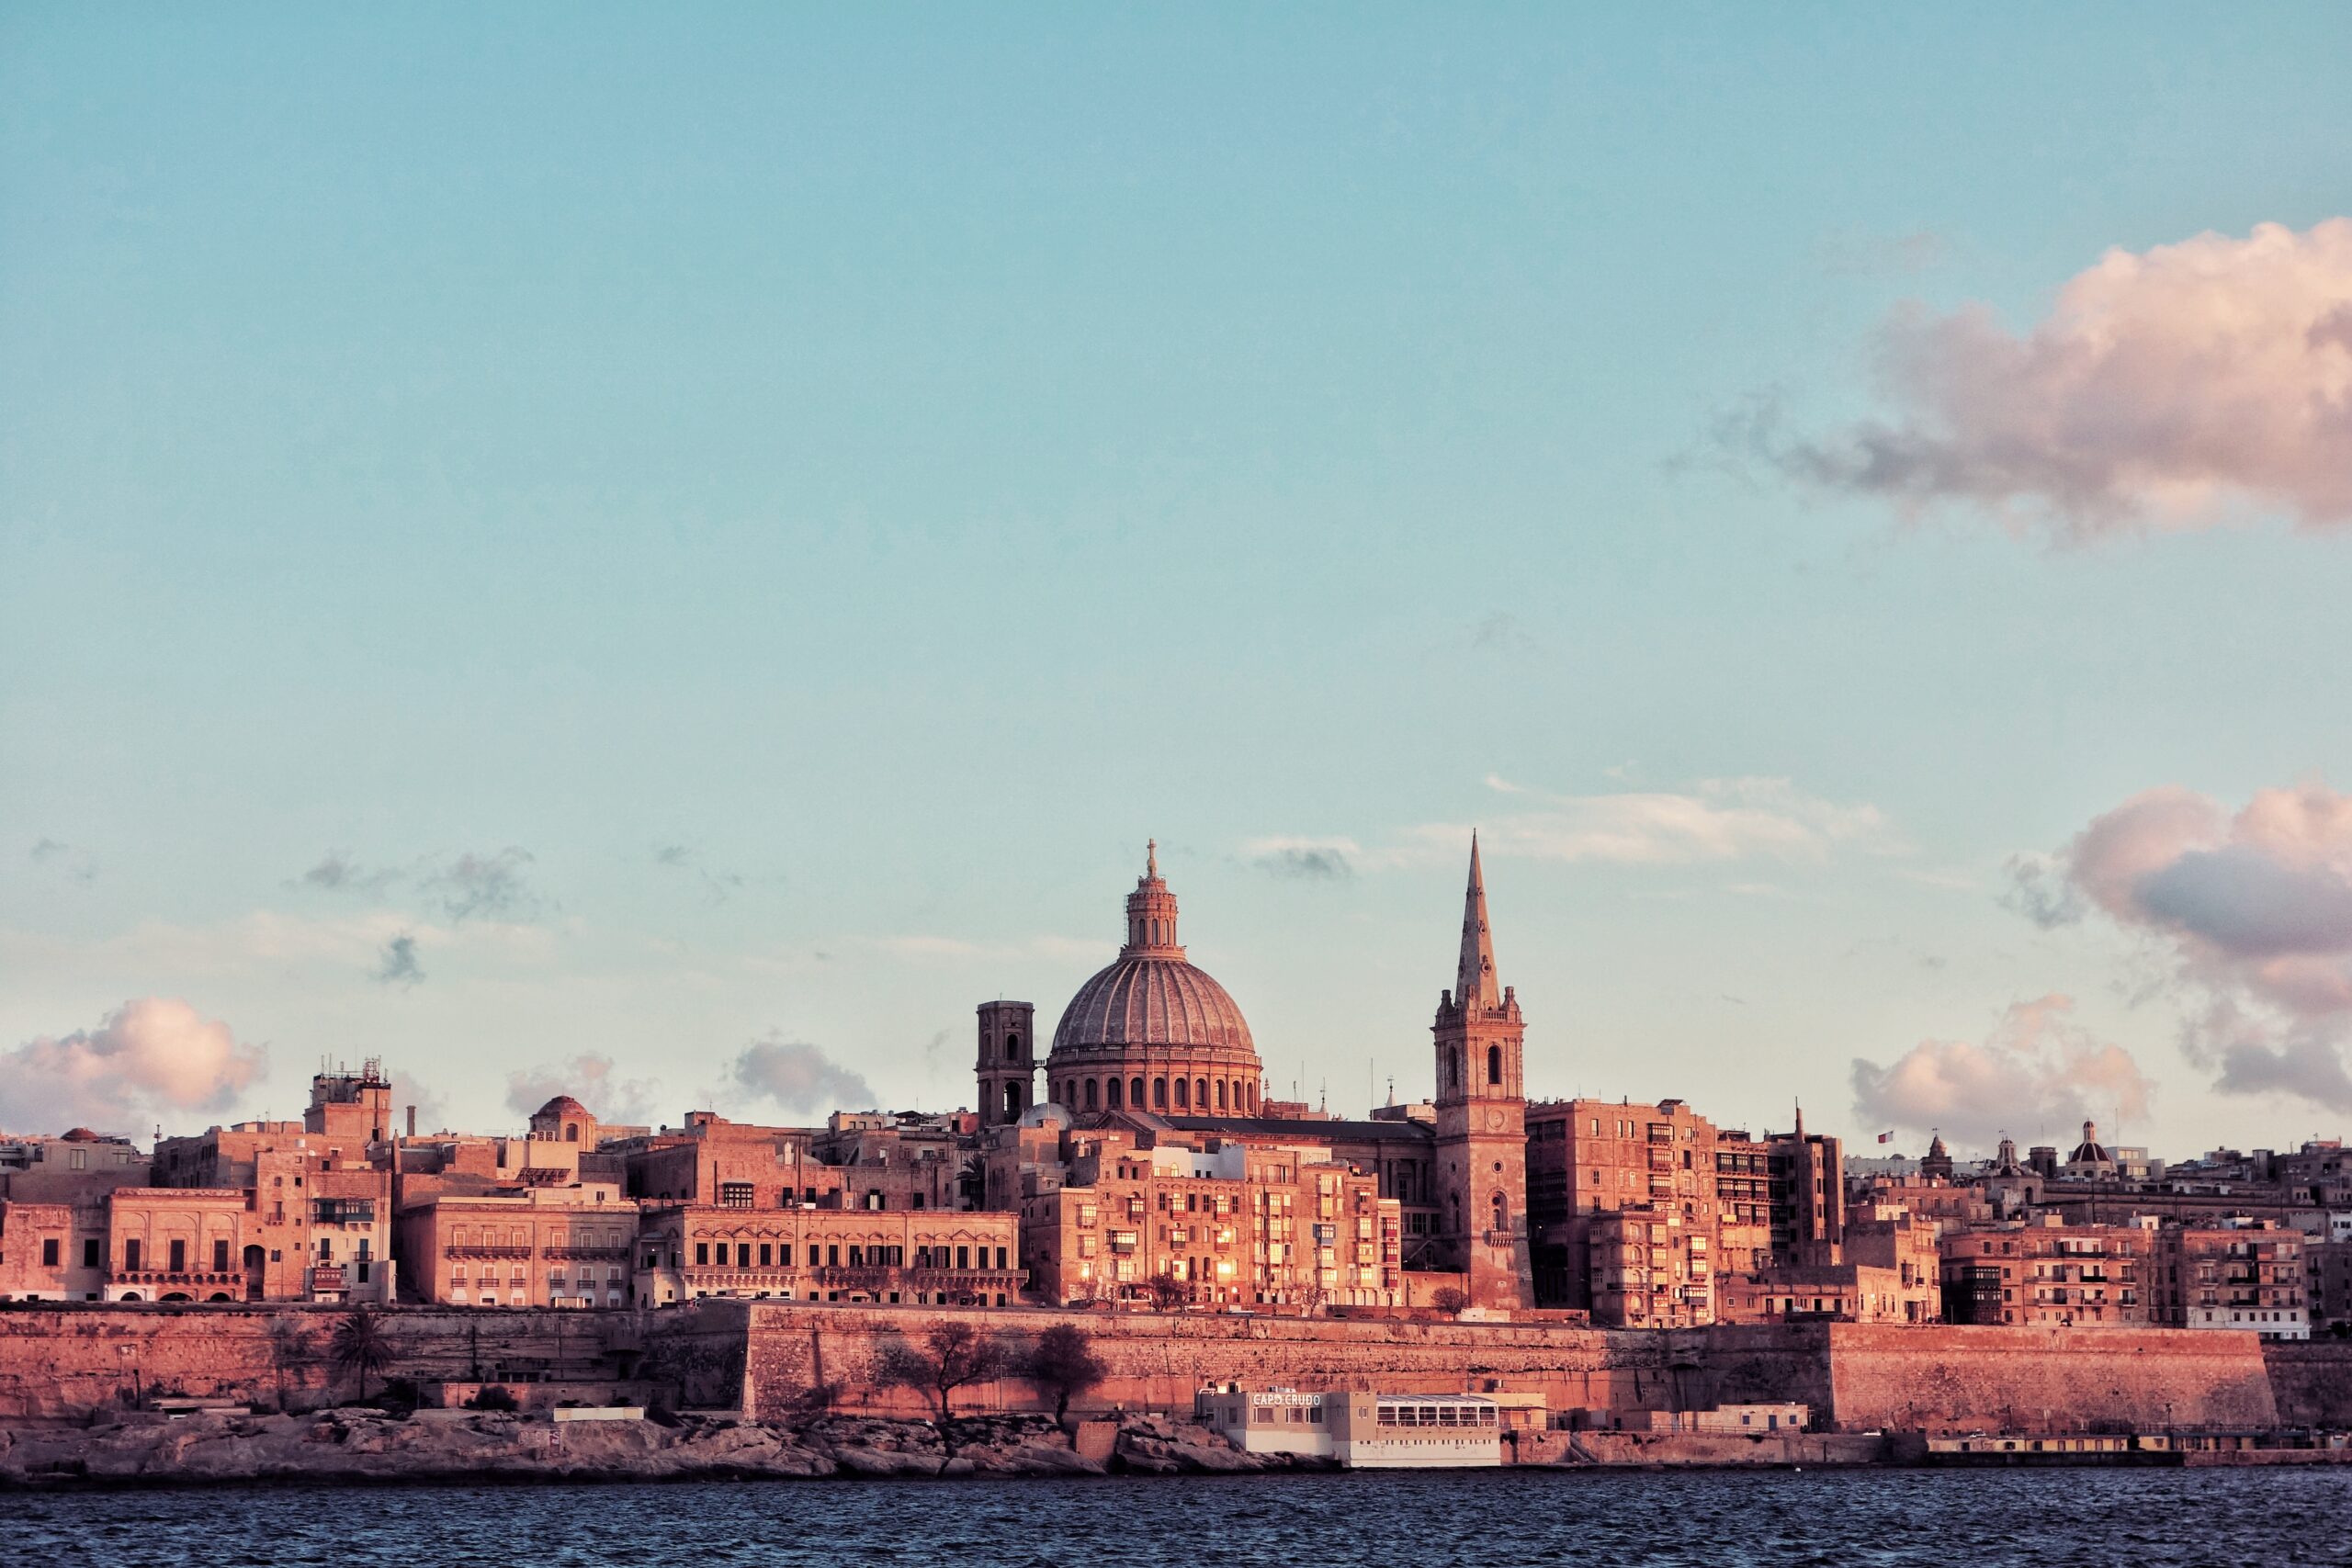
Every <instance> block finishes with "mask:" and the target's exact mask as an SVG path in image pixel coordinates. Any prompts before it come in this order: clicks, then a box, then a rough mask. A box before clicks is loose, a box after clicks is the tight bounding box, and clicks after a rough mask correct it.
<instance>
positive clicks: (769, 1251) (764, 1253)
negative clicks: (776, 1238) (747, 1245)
mask: <svg viewBox="0 0 2352 1568" xmlns="http://www.w3.org/2000/svg"><path fill="white" fill-rule="evenodd" d="M774 1251H775V1248H774V1247H772V1246H771V1245H770V1244H769V1243H767V1242H764V1241H763V1242H762V1243H760V1267H761V1268H763V1269H765V1268H767V1267H768V1266H769V1264H770V1263H771V1262H772V1261H773V1254H774Z"/></svg>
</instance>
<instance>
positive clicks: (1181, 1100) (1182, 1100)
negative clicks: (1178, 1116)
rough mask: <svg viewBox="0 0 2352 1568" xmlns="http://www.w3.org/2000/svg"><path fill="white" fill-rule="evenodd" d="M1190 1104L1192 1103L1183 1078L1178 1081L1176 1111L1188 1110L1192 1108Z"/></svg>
mask: <svg viewBox="0 0 2352 1568" xmlns="http://www.w3.org/2000/svg"><path fill="white" fill-rule="evenodd" d="M1190 1104H1191V1101H1190V1100H1189V1099H1188V1098H1187V1094H1186V1090H1185V1088H1184V1080H1183V1079H1182V1078H1178V1079H1177V1080H1176V1109H1177V1110H1179V1111H1183V1110H1187V1109H1189V1108H1190Z"/></svg>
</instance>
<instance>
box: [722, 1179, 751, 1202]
mask: <svg viewBox="0 0 2352 1568" xmlns="http://www.w3.org/2000/svg"><path fill="white" fill-rule="evenodd" d="M718 1202H719V1206H720V1207H721V1208H726V1209H748V1208H750V1207H751V1206H752V1184H751V1183H750V1182H748V1181H722V1182H720V1183H719V1184H718Z"/></svg>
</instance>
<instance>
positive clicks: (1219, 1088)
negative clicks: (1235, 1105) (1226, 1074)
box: [1216, 1078, 1225, 1111]
mask: <svg viewBox="0 0 2352 1568" xmlns="http://www.w3.org/2000/svg"><path fill="white" fill-rule="evenodd" d="M1216 1108H1217V1109H1218V1110H1219V1111H1222V1110H1224V1109H1225V1080H1224V1079H1223V1078H1219V1079H1217V1080H1216Z"/></svg>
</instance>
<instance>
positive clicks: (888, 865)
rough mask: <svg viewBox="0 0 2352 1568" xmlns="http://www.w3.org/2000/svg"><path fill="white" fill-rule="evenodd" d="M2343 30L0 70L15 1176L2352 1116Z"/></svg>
mask: <svg viewBox="0 0 2352 1568" xmlns="http://www.w3.org/2000/svg"><path fill="white" fill-rule="evenodd" d="M2346 58H2352V12H2346V10H2345V9H2344V8H2343V7H2341V6H2324V5H2322V6H2289V5H2280V6H2265V7H2261V8H2259V9H2258V10H2256V11H2253V12H2245V11H2235V12H2223V11H2219V10H2215V9H2213V8H2211V7H2197V6H2137V7H2131V8H2129V9H2125V8H2121V7H2111V6H2042V7H2030V8H2029V7H2014V8H1994V9H1990V10H1985V9H1972V8H1956V7H1924V6H1923V7H1910V8H1896V9H1894V10H1889V9H1886V8H1883V7H1862V6H1779V7H1754V6H1645V7H1631V6H1628V7H1622V8H1616V9H1602V8H1599V7H1579V8H1569V7H1557V6H1523V7H1522V6H1444V7H1437V6H1430V7H1404V6H1372V7H1322V6H1299V7H1285V8H1279V9H1277V8H1272V7H1243V6H1233V7H1216V6H1166V7H1157V6H1053V7H1034V6H1033V7H1022V6H1004V7H969V8H960V9H957V8H948V7H906V8H900V7H890V6H873V7H859V8H845V7H844V8H829V9H819V8H814V7H809V8H787V7H770V6H696V5H679V6H663V7H624V6H583V5H565V6H530V5H522V4H517V5H513V6H498V7H473V6H448V7H434V6H384V7H370V8H353V7H342V8H325V9H322V8H317V7H295V6H250V7H240V6H216V7H206V8H201V9H188V8H182V7H161V6H148V7H116V6H98V5H86V4H76V5H54V6H43V5H30V4H27V5H17V6H10V7H8V8H7V9H6V11H5V12H0V1126H6V1127H9V1128H11V1129H13V1130H40V1129H43V1128H47V1129H51V1130H53V1129H54V1128H56V1127H59V1126H62V1125H64V1124H67V1123H69V1122H76V1121H79V1122H91V1123H92V1124H95V1125H101V1126H103V1127H105V1128H107V1129H108V1130H119V1131H124V1132H131V1133H138V1134H142V1135H143V1134H149V1133H151V1132H152V1131H153V1128H154V1127H155V1126H157V1125H162V1126H164V1128H165V1129H166V1131H173V1130H192V1129H195V1128H200V1127H201V1126H203V1125H206V1124H209V1122H215V1121H219V1120H222V1119H224V1118H227V1117H231V1116H248V1115H256V1114H265V1113H266V1114H273V1115H278V1116H285V1115H291V1114H294V1113H295V1112H296V1111H298V1110H299V1108H300V1105H301V1103H302V1101H303V1098H304V1095H305V1086H306V1085H307V1081H308V1078H309V1077H310V1075H311V1073H312V1072H313V1071H315V1070H317V1068H318V1066H319V1065H320V1064H321V1063H322V1061H343V1062H356V1061H358V1060H360V1059H362V1058H367V1057H378V1058H380V1059H381V1060H382V1062H383V1063H384V1064H385V1066H387V1068H389V1069H390V1070H391V1071H392V1072H393V1073H394V1074H395V1075H396V1076H397V1077H398V1078H399V1080H400V1091H401V1098H402V1099H403V1100H414V1101H416V1102H417V1103H419V1104H420V1105H421V1107H422V1111H421V1119H422V1120H424V1122H425V1123H426V1125H428V1126H430V1125H437V1124H443V1123H445V1122H446V1123H447V1124H449V1125H456V1126H466V1127H471V1128H476V1129H479V1130H483V1131H494V1130H500V1129H503V1128H512V1127H515V1126H518V1125H519V1124H520V1122H521V1121H522V1119H523V1117H524V1115H525V1113H526V1112H527V1111H528V1110H529V1109H530V1108H531V1106H533V1105H536V1104H537V1102H538V1100H540V1099H544V1098H546V1096H547V1095H548V1094H549V1093H552V1092H554V1091H555V1090H556V1089H567V1090H569V1091H570V1092H572V1093H575V1094H577V1095H579V1096H580V1097H581V1098H582V1100H585V1101H587V1102H588V1103H589V1105H590V1106H591V1107H592V1109H594V1110H596V1111H599V1112H600V1113H601V1114H603V1115H605V1117H606V1118H607V1119H609V1120H617V1121H641V1120H651V1121H662V1120H665V1119H666V1120H670V1121H673V1122H674V1121H675V1120H676V1119H677V1118H678V1116H679V1115H680V1114H681V1113H683V1112H684V1111H685V1110H687V1109H689V1108H694V1107H701V1106H711V1105H716V1106H718V1108H720V1109H721V1110H722V1111H728V1112H729V1113H731V1114H736V1115H739V1116H741V1117H743V1118H746V1119H754V1120H757V1119H766V1120H794V1119H807V1118H809V1117H811V1116H814V1115H819V1114H821V1112H822V1111H825V1110H828V1109H831V1108H832V1107H833V1106H835V1105H840V1104H849V1105H853V1106H863V1105H865V1104H876V1105H885V1106H890V1107H902V1108H921V1109H927V1110H938V1109H945V1108H950V1107H954V1106H959V1105H966V1104H968V1103H970V1102H971V1100H972V1079H971V1064H972V1057H973V1033H974V1021H973V1009H974V1007H975V1006H976V1005H977V1004H978V1003H979V1002H982V1001H986V1000H989V999H993V998H1000V997H1013V998H1025V999H1029V1000H1032V1001H1034V1002H1035V1003H1036V1004H1037V1007H1038V1010H1039V1018H1040V1022H1041V1025H1049V1024H1050V1022H1051V1021H1053V1020H1054V1019H1056V1018H1057V1017H1058V1015H1059V1012H1060V1009H1061V1006H1062V1004H1063V1003H1064V1002H1065V1001H1066V1000H1067V999H1068V998H1069V995H1070V994H1071V993H1072V992H1073V991H1075V990H1076V989H1077V988H1078V987H1079V986H1080V983H1081V982H1082V981H1083V980H1084V979H1085V978H1086V976H1088V975H1089V974H1090V973H1091V972H1092V971H1093V970H1094V969H1095V968H1097V967H1099V966H1100V965H1101V964H1105V963H1107V962H1109V961H1110V959H1111V957H1112V956H1113V954H1114V951H1115V948H1116V946H1117V943H1118V942H1119V940H1120V938H1121V935H1122V913H1121V901H1122V899H1123V898H1124V897H1125V893H1126V892H1127V891H1128V889H1130V888H1131V887H1132V886H1134V879H1135V877H1136V875H1137V874H1139V873H1140V872H1141V870H1142V862H1143V855H1144V842H1145V840H1146V839H1147V838H1156V839H1157V840H1158V841H1159V846H1160V864H1161V868H1162V870H1163V872H1164V873H1165V874H1166V875H1167V877H1168V878H1169V881H1170V885H1171V886H1172V887H1173V888H1174V890H1175V891H1176V893H1177V894H1178V896H1179V897H1180V898H1181V900H1182V922H1183V923H1182V935H1183V938H1184V940H1185V941H1186V942H1187V943H1188V944H1189V945H1190V948H1191V953H1192V957H1193V960H1194V961H1195V962H1197V963H1199V964H1201V965H1202V966H1203V967H1204V968H1206V969H1207V970H1208V971H1209V972H1210V973H1212V974H1214V975H1215V976H1217V977H1218V978H1219V979H1220V980H1221V981H1222V982H1223V983H1224V984H1225V985H1226V986H1227V988H1228V989H1230V990H1231V991H1232V993H1233V995H1234V996H1235V998H1237V999H1238V1002H1239V1004H1240V1005H1241V1007H1242V1008H1243V1010H1245V1012H1246V1013H1247V1015H1248V1017H1249V1019H1250V1023H1251V1027H1252V1030H1253V1032H1254V1033H1255V1035H1256V1038H1257V1042H1258V1044H1259V1048H1260V1050H1261V1055H1263V1057H1264V1059H1265V1062H1266V1066H1267V1072H1268V1077H1269V1085H1270V1089H1272V1091H1273V1092H1275V1093H1277V1094H1282V1095H1289V1094H1293V1093H1295V1094H1298V1095H1300V1096H1301V1097H1303V1098H1306V1099H1307V1100H1317V1101H1322V1102H1326V1103H1328V1104H1329V1105H1330V1106H1331V1108H1332V1109H1334V1110H1344V1111H1358V1110H1361V1109H1362V1108H1363V1106H1364V1105H1366V1104H1367V1103H1376V1102H1378V1101H1380V1100H1385V1099H1386V1098H1387V1097H1388V1094H1389V1092H1390V1085H1391V1083H1392V1081H1393V1084H1394V1086H1395V1092H1396V1094H1397V1097H1398V1098H1400V1099H1406V1098H1413V1097H1416V1096H1422V1095H1426V1094H1427V1093H1428V1092H1429V1089H1430V1076H1431V1068H1430V1060H1431V1057H1430V1041H1429V1035H1428V1027H1429V1022H1430V1015H1431V1012H1432V1010H1433V1008H1434V1005H1435V1003H1436V1001H1437V998H1438V994H1439V992H1440V990H1441V989H1442V987H1445V986H1446V985H1448V984H1449V983H1450V982H1451V977H1452V975H1453V959H1454V950H1455V947H1456V944H1457V942H1458V932H1459V923H1460V919H1461V896H1462V881H1463V874H1464V863H1465V860H1466V855H1467V850H1468V840H1469V835H1470V832H1471V830H1472V829H1474V828H1476V829H1478V830H1479V831H1480V832H1481V833H1482V835H1483V842H1484V844H1485V846H1486V853H1485V864H1486V872H1487V888H1488V894H1489V901H1490V906H1491V915H1492V920H1493V927H1494V933H1495V942H1496V948H1497V956H1498V968H1499V970H1500V972H1501V976H1502V978H1503V979H1504V980H1505V981H1506V982H1508V983H1510V984H1512V985H1514V986H1516V987H1517V988H1518V992H1519V995H1520V998H1521V1003H1522V1006H1523V1007H1524V1009H1525V1011H1526V1015H1527V1019H1528V1053H1527V1059H1528V1076H1529V1089H1530V1092H1531V1093H1532V1094H1535V1095H1538V1096H1555V1095H1566V1094H1572V1093H1580V1094H1589V1095H1605V1096H1609V1097H1611V1098H1615V1097H1619V1096H1630V1097H1633V1098H1634V1099H1635V1100H1642V1099H1648V1100H1656V1099H1659V1098H1663V1097H1667V1096H1679V1097H1681V1098H1684V1099H1687V1100H1691V1102H1692V1103H1693V1104H1694V1106H1696V1107H1697V1108H1698V1109H1699V1110H1700V1111H1702V1113H1704V1114H1706V1115H1708V1116H1710V1117H1711V1118H1713V1120H1714V1121H1716V1122H1718V1124H1721V1125H1724V1126H1732V1127H1750V1128H1754V1129H1758V1130H1761V1129H1763V1128H1766V1127H1773V1128H1782V1127H1785V1126H1786V1125H1787V1124H1788V1122H1789V1120H1790V1118H1791V1116H1792V1109H1793V1107H1794V1105H1796V1104H1797V1103H1799V1102H1801V1103H1802V1104H1803V1106H1804V1111H1805V1116H1806V1122H1807V1125H1808V1127H1809V1128H1813V1129H1816V1130H1826V1131H1831V1132H1837V1133H1840V1134H1844V1135H1846V1136H1848V1137H1849V1138H1850V1139H1853V1140H1856V1141H1858V1142H1860V1143H1865V1144H1871V1152H1877V1145H1875V1144H1874V1143H1872V1142H1871V1140H1873V1139H1874V1137H1875V1135H1876V1134H1879V1133H1883V1132H1892V1133H1894V1134H1895V1136H1894V1141H1893V1144H1892V1145H1891V1146H1892V1147H1893V1148H1894V1149H1897V1150H1902V1151H1905V1152H1912V1153H1917V1151H1918V1149H1919V1148H1920V1147H1921V1146H1923V1145H1924V1144H1925V1142H1926V1138H1927V1135H1928V1132H1929V1131H1930V1130H1931V1129H1940V1130H1941V1131H1942V1132H1943V1133H1944V1134H1945V1135H1946V1136H1947V1137H1948V1138H1949V1139H1950V1140H1951V1142H1952V1144H1953V1145H1954V1147H1955V1148H1956V1149H1959V1150H1962V1152H1967V1151H1972V1150H1980V1149H1984V1148H1986V1147H1988V1146H1989V1145H1990V1143H1991V1141H1992V1140H1993V1139H1994V1138H1996V1137H1997V1136H1999V1135H2000V1134H2002V1133H2004V1132H2007V1133H2008V1134H2012V1135H2015V1136H2017V1137H2018V1139H2019V1140H2020V1141H2021V1142H2029V1143H2030V1142H2052V1143H2058V1144H2061V1145H2065V1144H2071V1143H2072V1142H2073V1141H2074V1136H2075V1124H2076V1123H2077V1122H2079V1121H2080V1120H2081V1119H2082V1118H2083V1117H2085V1116H2086V1115H2096V1116H2097V1117H2098V1119H2099V1122H2100V1125H2101V1128H2102V1131H2103V1133H2104V1134H2105V1135H2106V1137H2107V1138H2108V1140H2109V1141H2110V1142H2121V1143H2126V1144H2134V1145H2150V1146H2153V1147H2154V1149H2155V1150H2156V1151H2157V1152H2158V1153H2159V1154H2163V1155H2166V1156H2170V1157H2173V1158H2180V1157H2184V1156H2189V1155H2193V1154H2195V1153H2198V1152H2200V1151H2202V1150H2205V1149H2208V1148H2211V1147H2213V1146H2216V1145H2236V1146H2241V1147H2253V1146H2263V1147H2286V1146H2292V1145H2294V1144H2295V1143H2296V1142H2297V1141H2299V1140H2301V1139H2302V1138H2305V1137H2309V1136H2312V1135H2323V1134H2326V1135H2332V1134H2337V1133H2340V1132H2343V1131H2345V1130H2346V1123H2347V1122H2352V1069H2348V1068H2347V1063H2348V1062H2352V795H2344V794H2339V793H2338V791H2340V790H2352V705H2347V703H2346V685H2345V681H2344V670H2345V665H2346V648H2347V647H2352V634H2347V632H2346V616H2345V608H2344V607H2345V605H2346V604H2347V603H2352V164H2347V163H2346V159H2345V158H2344V157H2343V156H2342V149H2344V148H2345V147H2346V146H2352V94H2346V92H2345V91H2344V90H2343V78H2342V64H2343V62H2344V61H2345V60H2346Z"/></svg>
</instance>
